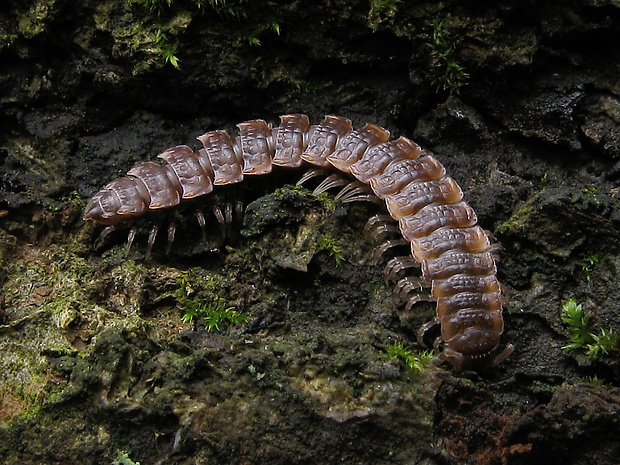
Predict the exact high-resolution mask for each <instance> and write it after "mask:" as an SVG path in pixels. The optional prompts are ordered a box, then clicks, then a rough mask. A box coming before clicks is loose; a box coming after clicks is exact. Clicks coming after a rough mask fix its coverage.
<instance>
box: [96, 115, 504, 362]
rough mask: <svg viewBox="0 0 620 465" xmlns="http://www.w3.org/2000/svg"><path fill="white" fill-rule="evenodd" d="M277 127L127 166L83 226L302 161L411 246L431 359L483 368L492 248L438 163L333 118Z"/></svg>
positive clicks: (373, 129)
mask: <svg viewBox="0 0 620 465" xmlns="http://www.w3.org/2000/svg"><path fill="white" fill-rule="evenodd" d="M280 119H281V124H280V126H278V127H276V128H272V127H271V126H270V125H269V124H267V123H266V122H265V121H263V120H251V121H246V122H243V123H239V124H238V125H237V127H238V128H239V135H237V136H236V137H234V138H232V137H230V136H229V134H228V133H226V131H221V130H218V131H209V132H207V133H205V134H203V135H201V136H199V137H198V140H199V141H200V142H202V144H203V148H201V149H199V150H198V151H193V150H192V149H190V148H189V147H187V146H178V147H173V148H170V149H168V150H166V151H164V152H163V153H161V154H160V155H159V156H158V157H159V158H160V159H161V160H163V161H164V162H165V163H164V164H161V165H160V164H157V163H154V162H146V163H141V164H138V165H136V166H135V167H133V168H132V169H131V170H130V171H129V172H128V173H127V176H126V177H122V178H119V179H117V180H114V181H112V182H110V183H109V184H107V185H106V186H105V187H104V188H103V189H102V190H101V191H99V192H98V193H97V194H95V196H93V198H92V199H91V201H90V202H89V204H88V206H87V208H86V212H85V214H84V218H85V219H87V220H92V221H95V222H97V223H101V224H104V225H115V224H117V223H121V222H124V221H127V220H130V219H131V218H134V217H137V216H140V215H143V214H144V213H146V212H148V211H149V210H161V209H166V208H172V207H174V206H176V205H178V204H179V203H180V202H181V201H182V200H184V199H194V198H197V197H201V196H204V195H207V194H209V193H211V192H212V191H213V189H214V186H219V185H228V184H235V183H239V182H241V181H242V180H243V178H244V176H247V175H259V174H267V173H269V172H271V171H272V169H273V166H274V165H275V166H282V167H289V168H295V167H299V166H301V165H302V164H303V163H307V164H309V165H313V166H316V167H320V168H331V169H334V170H337V171H339V172H341V173H344V174H345V175H349V176H351V177H353V178H355V179H356V180H357V181H359V182H361V183H363V184H365V185H368V186H369V187H370V189H371V190H372V192H373V193H374V195H375V196H376V197H378V198H379V199H383V200H384V201H385V206H386V208H387V210H388V212H389V214H390V215H391V217H392V218H393V219H394V220H396V221H398V226H399V230H400V232H401V234H402V236H403V238H404V239H405V240H406V241H408V242H410V244H411V254H412V257H413V259H414V260H415V261H416V262H418V263H419V264H420V265H421V269H422V277H423V278H424V279H425V280H426V281H427V282H428V283H429V284H430V286H431V295H432V298H433V299H434V300H436V301H437V319H438V321H439V323H440V324H441V334H442V338H443V351H442V353H441V354H440V355H439V356H438V361H439V362H441V361H443V360H447V361H449V362H450V363H451V364H452V365H454V366H455V367H456V368H457V369H461V368H465V367H474V368H476V367H478V366H481V365H483V364H488V363H489V362H492V361H493V357H494V355H493V353H494V352H495V351H496V348H497V346H498V343H499V336H500V334H501V333H502V331H503V320H502V305H501V297H500V286H499V283H498V281H497V279H496V277H495V273H496V266H495V260H494V258H493V255H492V253H491V251H490V250H491V244H490V241H489V239H488V237H487V235H486V234H485V233H484V231H482V229H481V228H480V227H479V226H477V218H476V214H475V212H474V211H473V209H472V208H471V207H470V206H469V205H468V204H467V203H466V202H465V201H464V200H463V192H462V190H461V188H460V187H459V186H458V185H457V183H456V182H455V181H454V180H453V179H452V178H451V177H449V176H447V175H446V171H445V168H444V167H443V166H442V164H441V163H440V162H439V161H437V160H436V159H435V158H434V157H432V156H431V155H430V154H429V153H428V152H426V151H425V150H423V149H422V148H421V147H420V146H419V145H417V144H416V143H414V142H412V141H411V140H409V139H407V138H405V137H400V138H398V139H396V140H388V139H389V135H390V134H389V132H388V131H387V130H385V129H383V128H381V127H379V126H376V125H374V124H367V125H366V126H364V127H363V128H361V129H357V130H354V129H353V128H352V125H351V121H350V120H348V119H347V118H342V117H339V116H331V115H330V116H326V117H325V119H324V120H323V121H322V122H321V123H319V124H317V125H312V126H311V125H310V123H309V120H308V118H307V117H306V116H305V115H283V116H281V117H280ZM334 185H340V184H334ZM510 351H511V349H510V348H507V349H506V350H504V352H502V353H501V354H500V355H498V356H497V357H495V361H499V360H501V359H502V358H505V356H507V355H508V353H510Z"/></svg>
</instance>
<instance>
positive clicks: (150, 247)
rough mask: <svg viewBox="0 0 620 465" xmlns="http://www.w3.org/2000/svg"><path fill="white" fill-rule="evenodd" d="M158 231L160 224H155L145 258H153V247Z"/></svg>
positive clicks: (150, 233) (150, 234)
mask: <svg viewBox="0 0 620 465" xmlns="http://www.w3.org/2000/svg"><path fill="white" fill-rule="evenodd" d="M157 231H159V226H157V225H153V227H152V228H151V231H150V232H149V241H148V244H147V246H146V255H145V257H144V258H145V260H149V259H150V258H151V250H152V249H153V244H155V238H156V237H157Z"/></svg>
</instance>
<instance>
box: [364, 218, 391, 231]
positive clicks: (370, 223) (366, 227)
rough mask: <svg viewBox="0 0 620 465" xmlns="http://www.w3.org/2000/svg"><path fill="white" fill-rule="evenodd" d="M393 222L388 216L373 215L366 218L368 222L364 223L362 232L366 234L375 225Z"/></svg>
mask: <svg viewBox="0 0 620 465" xmlns="http://www.w3.org/2000/svg"><path fill="white" fill-rule="evenodd" d="M393 221H394V220H393V219H392V217H391V216H390V215H380V214H377V215H373V216H371V217H370V218H368V221H366V224H365V225H364V232H365V233H367V232H369V231H370V230H371V229H372V227H373V226H374V225H375V224H377V223H388V222H393Z"/></svg>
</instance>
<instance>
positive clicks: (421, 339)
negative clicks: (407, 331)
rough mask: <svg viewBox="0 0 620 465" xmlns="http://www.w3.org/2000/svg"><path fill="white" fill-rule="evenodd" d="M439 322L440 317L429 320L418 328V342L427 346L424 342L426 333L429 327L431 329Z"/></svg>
mask: <svg viewBox="0 0 620 465" xmlns="http://www.w3.org/2000/svg"><path fill="white" fill-rule="evenodd" d="M437 324H439V318H435V319H434V320H431V321H427V322H426V323H424V324H423V325H422V326H420V329H418V332H417V334H416V337H417V339H418V344H420V345H421V346H422V347H427V346H426V343H425V342H424V335H425V334H426V332H427V331H428V330H429V329H431V328H432V327H433V326H435V325H437Z"/></svg>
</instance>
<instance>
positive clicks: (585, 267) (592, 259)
mask: <svg viewBox="0 0 620 465" xmlns="http://www.w3.org/2000/svg"><path fill="white" fill-rule="evenodd" d="M604 260H605V257H604V256H603V255H600V254H597V253H595V254H593V255H590V256H589V257H585V258H582V259H581V260H580V261H578V262H577V266H579V267H580V268H581V270H582V271H583V273H584V275H585V277H586V281H588V282H590V281H591V280H592V268H594V265H598V264H599V263H602V262H603V261H604Z"/></svg>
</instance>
